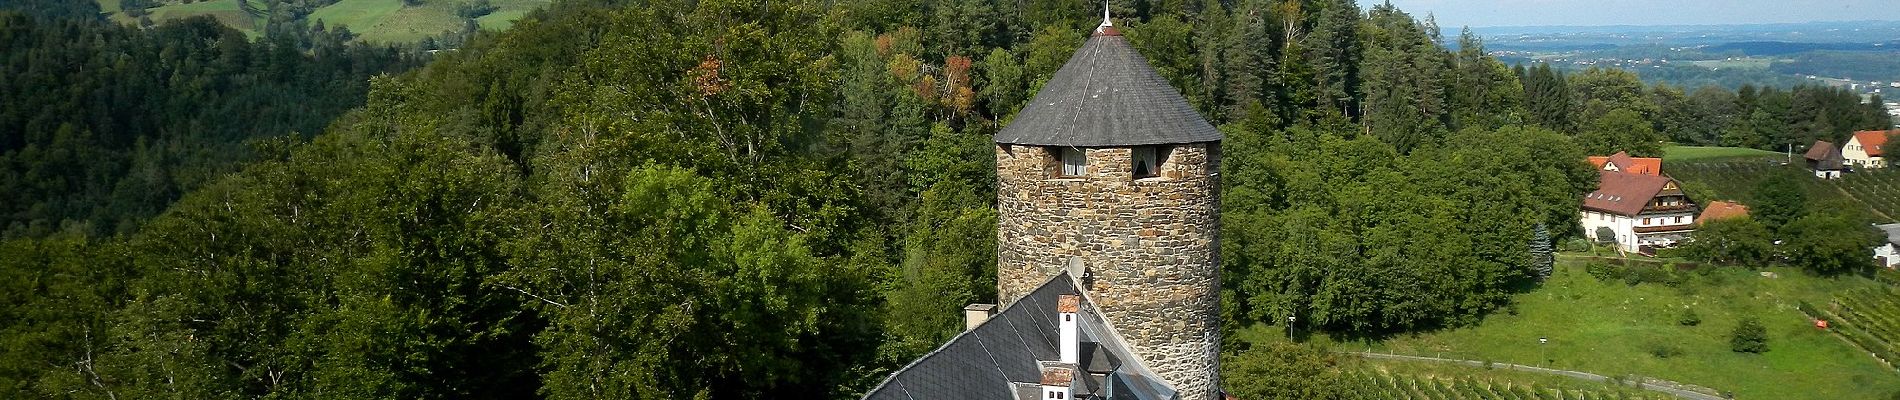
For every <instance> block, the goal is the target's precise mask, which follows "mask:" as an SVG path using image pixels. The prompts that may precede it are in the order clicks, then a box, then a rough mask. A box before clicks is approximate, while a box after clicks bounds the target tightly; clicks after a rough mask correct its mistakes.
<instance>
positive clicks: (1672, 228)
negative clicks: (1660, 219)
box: [1634, 224, 1695, 233]
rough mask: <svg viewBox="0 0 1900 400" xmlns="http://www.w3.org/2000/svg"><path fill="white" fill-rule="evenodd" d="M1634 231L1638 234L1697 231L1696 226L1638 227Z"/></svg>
mask: <svg viewBox="0 0 1900 400" xmlns="http://www.w3.org/2000/svg"><path fill="white" fill-rule="evenodd" d="M1634 230H1635V231H1636V233H1670V232H1688V231H1692V230H1695V224H1676V225H1657V226H1638V227H1636V228H1634Z"/></svg>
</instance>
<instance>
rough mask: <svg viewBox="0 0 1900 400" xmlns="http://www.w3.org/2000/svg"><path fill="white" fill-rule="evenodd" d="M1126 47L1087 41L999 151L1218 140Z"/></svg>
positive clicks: (1118, 40)
mask: <svg viewBox="0 0 1900 400" xmlns="http://www.w3.org/2000/svg"><path fill="white" fill-rule="evenodd" d="M1221 137H1222V136H1221V133H1220V130H1217V129H1214V125H1213V124H1210V123H1208V122H1207V120H1206V119H1204V118H1201V115H1200V114H1199V113H1197V112H1195V111H1194V107H1193V106H1189V105H1188V102H1187V99H1185V98H1182V97H1181V92H1180V91H1179V90H1176V89H1175V88H1174V86H1172V85H1170V84H1168V81H1167V80H1166V79H1162V78H1161V75H1160V74H1156V73H1155V70H1154V67H1152V66H1149V65H1148V59H1147V58H1143V57H1142V56H1141V54H1140V53H1138V52H1136V51H1135V48H1134V46H1130V45H1129V44H1128V39H1126V38H1124V37H1122V36H1121V35H1120V34H1118V33H1116V32H1115V31H1114V29H1113V28H1112V27H1111V28H1107V29H1105V30H1104V32H1100V33H1097V34H1096V35H1094V36H1093V37H1090V38H1089V40H1088V42H1087V43H1085V44H1083V45H1082V48H1081V49H1080V50H1077V51H1076V52H1075V55H1074V56H1073V57H1070V58H1069V61H1068V63H1065V64H1062V68H1061V69H1058V70H1056V74H1055V75H1054V76H1052V77H1050V78H1049V81H1048V83H1046V84H1044V85H1043V87H1042V91H1039V92H1036V97H1035V98H1034V99H1032V100H1030V102H1029V104H1028V105H1027V106H1025V107H1023V109H1022V112H1020V113H1018V114H1016V119H1015V120H1013V121H1011V122H1010V123H1009V126H1005V127H1003V130H1002V131H1000V132H997V133H996V136H995V139H996V142H997V143H1009V144H1024V145H1037V146H1073V147H1116V146H1140V145H1153V144H1174V143H1197V142H1212V141H1218V140H1221Z"/></svg>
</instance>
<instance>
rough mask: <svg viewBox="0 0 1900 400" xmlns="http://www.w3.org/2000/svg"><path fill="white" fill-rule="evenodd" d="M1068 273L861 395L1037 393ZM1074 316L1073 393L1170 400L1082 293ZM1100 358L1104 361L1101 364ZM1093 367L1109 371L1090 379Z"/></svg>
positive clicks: (996, 399) (1009, 396) (1051, 351)
mask: <svg viewBox="0 0 1900 400" xmlns="http://www.w3.org/2000/svg"><path fill="white" fill-rule="evenodd" d="M1076 293H1077V291H1076V287H1075V280H1074V279H1072V278H1070V277H1069V274H1068V273H1067V272H1063V273H1061V274H1058V275H1056V276H1055V277H1052V278H1050V279H1049V281H1048V282H1045V283H1043V285H1042V286H1041V287H1038V288H1036V290H1035V291H1033V292H1030V293H1029V295H1027V296H1023V298H1022V299H1020V300H1017V301H1016V303H1015V304H1011V305H1009V306H1008V307H1007V308H1004V309H1003V311H1002V312H999V313H997V314H996V315H994V316H991V317H990V319H989V320H987V321H984V322H983V324H982V325H978V326H977V327H976V329H971V330H968V331H964V332H963V333H961V334H958V335H957V336H956V337H955V338H952V339H950V342H949V343H945V344H944V345H943V346H942V347H938V348H937V349H936V350H934V351H931V352H930V353H929V354H925V355H924V356H923V357H922V358H919V359H917V360H916V361H913V362H911V363H910V365H906V366H904V368H903V369H899V370H898V371H897V372H895V373H892V374H891V376H890V377H888V378H886V379H885V380H884V382H883V383H881V384H878V387H877V388H876V389H872V390H871V392H870V393H869V394H866V395H865V396H864V398H865V399H866V400H922V399H969V400H1017V399H1018V398H1019V396H1020V395H1022V394H1029V395H1030V396H1031V398H1034V396H1039V395H1040V394H1041V393H1040V392H1039V391H1033V392H1032V391H1030V390H1026V389H1025V387H1028V385H1025V384H1038V383H1040V382H1042V380H1043V373H1042V372H1043V371H1042V366H1043V364H1044V362H1045V361H1056V360H1059V359H1060V357H1061V354H1060V353H1059V352H1060V351H1061V350H1060V348H1059V347H1057V346H1058V345H1059V343H1057V341H1058V340H1059V338H1058V335H1059V332H1058V331H1057V329H1058V328H1059V325H1057V323H1058V322H1057V314H1056V307H1057V301H1058V296H1060V295H1064V294H1076ZM1081 302H1082V304H1081V307H1080V308H1081V310H1082V311H1081V312H1080V313H1078V314H1077V315H1078V316H1079V317H1080V318H1077V320H1078V323H1077V328H1078V329H1077V333H1078V334H1079V335H1078V336H1080V339H1081V342H1082V343H1081V346H1080V347H1081V348H1080V350H1081V351H1082V354H1080V356H1081V357H1080V358H1081V361H1082V363H1083V364H1082V365H1079V366H1076V368H1078V369H1080V371H1081V372H1077V373H1076V375H1078V376H1076V379H1074V381H1073V382H1072V383H1071V389H1072V390H1073V391H1074V392H1075V393H1076V397H1077V398H1082V397H1083V395H1084V394H1090V393H1099V392H1098V391H1100V390H1107V391H1110V392H1112V393H1114V394H1115V398H1116V399H1117V400H1120V399H1139V400H1162V399H1171V398H1173V397H1174V395H1175V390H1174V388H1173V387H1172V386H1169V385H1168V384H1167V383H1166V382H1164V381H1162V380H1161V379H1160V378H1158V377H1156V376H1155V374H1154V373H1152V372H1150V371H1148V369H1147V368H1146V367H1144V366H1143V365H1142V363H1141V362H1140V361H1139V360H1138V359H1137V358H1135V357H1134V356H1132V354H1133V353H1132V352H1131V351H1130V349H1129V348H1128V346H1127V345H1126V344H1125V343H1126V342H1125V341H1124V340H1122V339H1121V337H1120V335H1119V334H1117V333H1115V331H1114V328H1113V327H1111V326H1109V324H1108V322H1107V321H1105V320H1103V319H1102V317H1101V315H1100V314H1099V313H1097V312H1096V311H1095V309H1094V307H1093V306H1091V305H1089V304H1088V299H1087V297H1086V296H1084V297H1083V298H1082V299H1081ZM1103 363H1106V364H1107V365H1101V364H1103ZM1092 371H1111V372H1109V373H1107V375H1106V376H1099V377H1098V376H1096V374H1094V373H1090V372H1092Z"/></svg>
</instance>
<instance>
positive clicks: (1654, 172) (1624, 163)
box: [1590, 151, 1662, 176]
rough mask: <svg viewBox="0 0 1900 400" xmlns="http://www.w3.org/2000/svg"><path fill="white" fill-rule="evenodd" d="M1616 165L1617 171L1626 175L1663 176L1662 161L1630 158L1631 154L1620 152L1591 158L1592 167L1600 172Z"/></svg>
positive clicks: (1659, 159) (1648, 158)
mask: <svg viewBox="0 0 1900 400" xmlns="http://www.w3.org/2000/svg"><path fill="white" fill-rule="evenodd" d="M1606 164H1609V165H1615V166H1616V170H1617V171H1619V172H1623V173H1626V174H1637V175H1651V176H1662V159H1661V158H1651V157H1630V153H1629V152H1625V151H1619V152H1616V154H1611V155H1609V156H1607V157H1606V156H1590V165H1592V166H1595V167H1596V168H1597V169H1598V170H1604V169H1605V168H1609V166H1608V165H1606Z"/></svg>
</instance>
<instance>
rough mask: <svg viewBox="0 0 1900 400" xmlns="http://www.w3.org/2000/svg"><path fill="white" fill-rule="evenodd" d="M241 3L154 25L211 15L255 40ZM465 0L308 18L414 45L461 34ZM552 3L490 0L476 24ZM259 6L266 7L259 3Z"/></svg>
mask: <svg viewBox="0 0 1900 400" xmlns="http://www.w3.org/2000/svg"><path fill="white" fill-rule="evenodd" d="M238 1H242V0H207V1H200V2H197V3H192V4H175V5H168V6H164V7H157V8H153V9H151V12H152V20H153V21H164V20H166V19H172V18H183V17H188V16H192V15H212V16H214V17H216V18H218V19H219V20H220V21H224V23H225V24H227V25H231V26H232V27H234V28H237V29H238V30H241V31H244V32H245V33H247V34H251V35H253V36H255V35H256V34H257V33H258V30H259V29H262V28H263V23H264V21H263V20H262V19H259V18H255V17H252V16H249V15H246V14H244V13H243V12H241V11H238V8H237V2H238ZM464 2H465V1H464V0H424V1H423V2H422V4H421V5H418V6H414V7H404V6H403V5H402V0H342V1H339V2H337V3H336V4H331V5H329V6H324V7H323V8H320V9H317V11H316V12H313V13H311V14H310V16H309V20H310V21H313V22H314V21H318V20H321V21H324V24H325V25H327V26H332V27H334V26H339V25H341V26H348V27H350V31H352V32H356V34H357V35H359V36H360V37H361V38H362V40H368V41H379V42H413V41H416V40H421V39H422V38H423V37H427V36H433V35H439V34H441V33H443V32H447V31H455V30H459V29H461V27H462V18H461V17H460V16H457V15H455V8H456V6H457V5H460V4H462V3H464ZM552 2H553V0H490V1H489V3H490V4H492V5H494V6H495V7H496V10H495V12H494V13H491V14H489V15H486V16H483V17H481V18H477V19H476V20H475V21H476V23H478V24H480V25H481V27H482V28H484V29H497V30H499V29H507V28H508V27H509V26H512V25H513V24H514V21H515V20H516V19H520V18H521V17H522V16H524V15H527V13H528V12H529V11H532V10H534V9H536V8H540V7H542V6H545V5H547V4H549V3H552ZM99 3H100V6H101V8H103V9H105V10H107V11H108V12H112V11H117V10H118V9H119V1H118V0H99ZM259 8H262V5H261V4H260V6H259ZM113 19H114V20H115V21H118V22H121V23H134V22H137V21H136V20H135V19H132V18H127V17H125V16H124V15H123V14H114V16H113Z"/></svg>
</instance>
